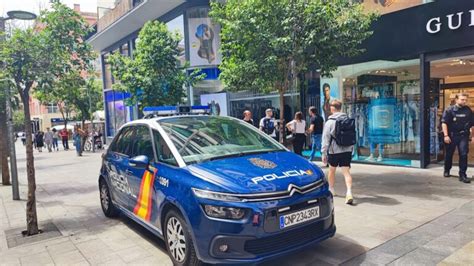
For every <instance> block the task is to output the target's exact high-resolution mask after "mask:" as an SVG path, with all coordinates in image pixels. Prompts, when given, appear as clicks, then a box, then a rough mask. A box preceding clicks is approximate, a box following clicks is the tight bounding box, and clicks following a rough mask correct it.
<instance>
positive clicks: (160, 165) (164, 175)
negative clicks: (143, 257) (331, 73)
mask: <svg viewBox="0 0 474 266" xmlns="http://www.w3.org/2000/svg"><path fill="white" fill-rule="evenodd" d="M152 134H153V142H154V147H155V151H156V158H157V159H156V161H155V162H153V163H152V166H153V169H155V171H156V178H155V179H156V180H155V186H154V188H155V194H156V196H155V197H154V204H155V205H156V206H157V208H156V216H152V219H153V221H154V224H156V225H157V226H158V228H159V229H160V230H161V229H162V228H161V227H162V225H161V224H160V220H159V217H160V214H161V208H160V207H161V206H163V201H164V200H165V199H166V198H167V197H168V196H171V197H174V198H181V197H182V196H183V195H176V194H175V193H176V190H173V189H172V188H173V182H175V185H174V188H176V187H177V185H176V182H179V177H180V176H181V175H180V170H181V169H180V168H179V166H178V162H177V161H176V158H175V157H174V155H173V153H172V152H171V149H170V148H169V145H168V143H166V141H164V139H163V137H162V136H161V134H160V133H159V132H158V131H157V130H152Z"/></svg>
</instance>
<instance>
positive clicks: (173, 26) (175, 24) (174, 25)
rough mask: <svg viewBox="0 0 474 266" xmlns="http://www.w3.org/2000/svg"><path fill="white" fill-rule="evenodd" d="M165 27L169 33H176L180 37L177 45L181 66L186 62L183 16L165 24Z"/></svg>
mask: <svg viewBox="0 0 474 266" xmlns="http://www.w3.org/2000/svg"><path fill="white" fill-rule="evenodd" d="M166 26H167V27H168V30H169V31H171V32H177V33H179V35H180V36H181V40H180V41H179V43H178V48H179V51H180V53H179V57H178V59H179V61H180V63H181V65H182V66H183V65H184V64H185V62H186V56H185V51H186V48H185V41H184V17H183V15H180V16H178V17H176V18H174V19H172V20H170V21H168V22H167V23H166Z"/></svg>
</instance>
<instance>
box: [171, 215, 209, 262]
mask: <svg viewBox="0 0 474 266" xmlns="http://www.w3.org/2000/svg"><path fill="white" fill-rule="evenodd" d="M164 221H165V222H164V237H165V244H166V249H167V250H168V255H169V257H170V258H171V261H173V265H177V266H188V265H192V266H198V265H202V262H201V261H199V259H198V257H197V255H196V250H195V249H194V244H193V241H192V238H191V234H190V232H189V229H188V225H187V224H186V221H185V220H184V218H183V216H182V215H181V214H180V213H178V212H177V211H175V210H173V209H172V210H170V211H169V212H168V213H167V214H166V217H165V220H164ZM179 245H181V246H179Z"/></svg>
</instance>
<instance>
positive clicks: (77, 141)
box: [74, 138, 82, 155]
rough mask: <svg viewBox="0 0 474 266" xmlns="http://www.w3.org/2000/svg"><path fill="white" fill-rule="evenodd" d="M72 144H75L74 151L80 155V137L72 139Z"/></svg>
mask: <svg viewBox="0 0 474 266" xmlns="http://www.w3.org/2000/svg"><path fill="white" fill-rule="evenodd" d="M74 146H76V153H77V155H82V149H81V139H76V138H75V139H74Z"/></svg>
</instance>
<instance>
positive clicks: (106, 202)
mask: <svg viewBox="0 0 474 266" xmlns="http://www.w3.org/2000/svg"><path fill="white" fill-rule="evenodd" d="M99 187H100V206H101V207H102V211H103V212H104V215H105V216H107V217H115V216H117V215H118V212H119V211H118V209H117V207H115V205H114V203H113V202H112V198H111V197H110V190H109V186H107V183H106V182H105V181H103V180H101V181H100V186H99Z"/></svg>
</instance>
